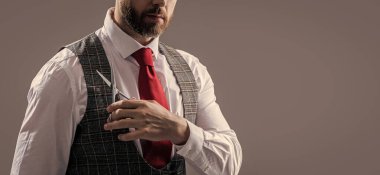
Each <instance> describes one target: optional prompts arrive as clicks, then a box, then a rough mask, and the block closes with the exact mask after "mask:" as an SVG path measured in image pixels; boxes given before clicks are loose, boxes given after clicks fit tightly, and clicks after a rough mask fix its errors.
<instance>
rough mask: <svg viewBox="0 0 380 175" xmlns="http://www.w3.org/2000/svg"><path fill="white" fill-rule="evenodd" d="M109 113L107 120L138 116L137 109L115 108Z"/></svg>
mask: <svg viewBox="0 0 380 175" xmlns="http://www.w3.org/2000/svg"><path fill="white" fill-rule="evenodd" d="M110 115H111V116H110V117H109V119H110V120H109V121H108V122H112V121H116V120H121V119H126V118H136V117H138V116H140V114H139V112H138V110H137V109H116V110H114V111H113V112H112V113H111V114H110Z"/></svg>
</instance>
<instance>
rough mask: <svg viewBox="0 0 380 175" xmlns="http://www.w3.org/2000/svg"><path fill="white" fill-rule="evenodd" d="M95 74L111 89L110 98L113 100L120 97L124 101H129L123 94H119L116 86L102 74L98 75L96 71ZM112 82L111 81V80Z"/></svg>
mask: <svg viewBox="0 0 380 175" xmlns="http://www.w3.org/2000/svg"><path fill="white" fill-rule="evenodd" d="M96 72H97V73H98V75H99V76H100V77H102V79H103V81H104V82H105V83H106V84H107V85H108V86H109V87H111V88H112V96H113V98H114V97H115V95H120V96H122V97H124V98H125V99H127V100H129V98H128V97H127V96H126V95H125V94H124V93H123V92H121V91H120V90H119V89H117V88H116V85H115V83H114V82H112V83H111V82H110V81H109V80H108V79H107V78H106V77H105V76H104V75H103V74H102V73H100V72H99V71H98V70H96ZM112 80H113V79H112Z"/></svg>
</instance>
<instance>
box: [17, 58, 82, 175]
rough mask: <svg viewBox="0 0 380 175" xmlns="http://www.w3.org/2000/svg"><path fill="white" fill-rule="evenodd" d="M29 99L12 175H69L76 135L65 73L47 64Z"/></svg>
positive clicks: (57, 65)
mask: <svg viewBox="0 0 380 175" xmlns="http://www.w3.org/2000/svg"><path fill="white" fill-rule="evenodd" d="M27 99H28V106H27V109H26V113H25V118H24V120H23V123H22V126H21V129H20V132H19V136H18V139H17V144H16V150H15V154H14V158H13V164H12V169H11V174H12V175H16V174H17V175H24V174H56V175H59V174H65V172H66V167H67V164H68V160H69V153H70V146H71V143H72V138H73V133H74V132H75V131H74V130H73V128H74V123H75V122H74V119H73V117H72V114H73V113H72V109H73V104H74V102H73V101H74V97H73V92H72V88H71V84H70V79H69V77H68V75H67V73H66V72H65V70H64V69H63V68H62V67H61V66H60V65H59V64H58V63H57V62H54V61H49V62H47V63H46V64H45V65H44V66H43V67H42V69H41V70H40V71H39V72H38V74H37V75H36V77H35V78H34V79H33V81H32V84H31V87H30V89H29V92H28V96H27Z"/></svg>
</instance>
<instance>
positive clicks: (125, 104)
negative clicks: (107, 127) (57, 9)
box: [107, 99, 144, 112]
mask: <svg viewBox="0 0 380 175" xmlns="http://www.w3.org/2000/svg"><path fill="white" fill-rule="evenodd" d="M141 105H144V102H143V101H142V100H135V99H131V100H119V101H117V102H114V103H112V104H110V105H109V106H108V107H107V111H108V112H113V111H115V110H116V109H119V108H122V109H136V108H138V107H139V106H141Z"/></svg>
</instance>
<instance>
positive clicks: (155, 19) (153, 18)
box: [145, 13, 165, 23]
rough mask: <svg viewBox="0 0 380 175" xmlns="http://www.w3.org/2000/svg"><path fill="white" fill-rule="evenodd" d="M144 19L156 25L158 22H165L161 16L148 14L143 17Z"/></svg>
mask: <svg viewBox="0 0 380 175" xmlns="http://www.w3.org/2000/svg"><path fill="white" fill-rule="evenodd" d="M145 18H146V19H147V20H148V21H150V22H155V23H158V22H160V23H161V22H162V23H163V22H164V21H165V16H164V15H162V14H155V13H149V14H146V15H145Z"/></svg>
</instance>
